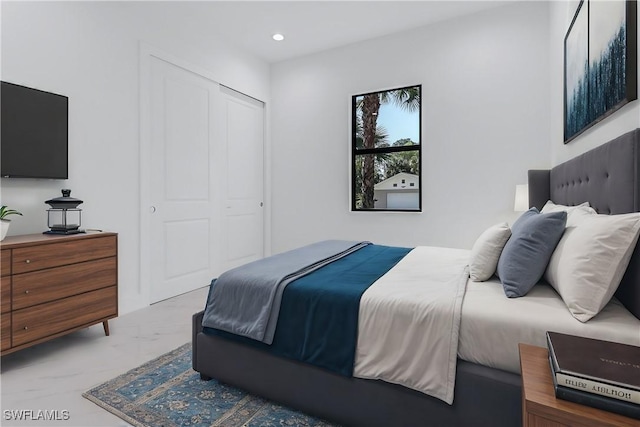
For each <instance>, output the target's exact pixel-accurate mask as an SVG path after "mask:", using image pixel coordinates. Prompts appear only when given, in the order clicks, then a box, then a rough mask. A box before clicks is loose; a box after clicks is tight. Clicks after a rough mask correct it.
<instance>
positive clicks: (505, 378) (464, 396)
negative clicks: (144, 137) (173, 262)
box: [193, 130, 640, 426]
mask: <svg viewBox="0 0 640 427" xmlns="http://www.w3.org/2000/svg"><path fill="white" fill-rule="evenodd" d="M639 181H640V130H635V131H632V132H629V133H627V134H624V135H622V136H620V137H618V138H616V139H615V140H613V141H610V142H608V143H606V144H604V145H602V146H600V147H598V148H596V149H593V150H591V151H589V152H587V153H585V154H583V155H580V156H578V157H576V158H574V159H572V160H569V161H567V162H565V163H563V164H560V165H558V166H556V167H554V168H553V169H551V170H550V171H549V170H544V171H542V170H532V171H529V200H530V205H531V206H535V207H537V208H539V209H541V208H542V206H543V205H544V204H545V202H546V201H547V200H552V201H553V202H555V203H557V204H562V205H569V206H573V205H578V204H580V203H583V202H586V201H588V202H589V203H590V204H591V206H592V207H593V208H594V209H595V210H596V211H597V212H598V213H600V214H610V215H615V214H624V213H630V212H640V182H639ZM638 246H640V245H638ZM471 285H472V284H468V285H467V294H466V295H465V302H464V303H463V305H462V310H463V314H462V321H461V327H460V340H461V344H460V346H459V347H458V356H459V357H458V359H457V362H456V376H455V399H454V400H453V404H452V405H449V404H447V403H445V402H443V401H442V400H439V399H436V398H434V397H431V396H428V395H426V394H424V393H421V392H419V391H416V390H412V389H409V388H406V387H403V386H400V385H396V384H391V383H388V382H384V381H375V380H368V379H361V378H354V377H346V376H342V375H337V374H334V373H332V372H329V371H327V370H325V369H321V368H318V367H315V366H311V365H308V364H305V363H301V362H298V361H295V360H290V359H285V358H281V357H277V356H274V355H272V354H269V353H266V352H264V351H262V350H260V349H259V348H255V347H253V346H249V345H246V344H243V343H241V342H237V341H234V340H229V339H226V338H225V337H223V336H215V335H208V334H205V333H203V327H202V317H203V312H200V313H196V314H195V315H194V316H193V368H194V370H196V371H197V372H199V373H200V374H201V377H202V378H203V379H209V378H215V379H217V380H219V381H222V382H225V383H228V384H231V385H234V386H237V387H240V388H243V389H245V390H247V391H249V392H251V393H254V394H257V395H260V396H263V397H266V398H269V399H271V400H274V401H276V402H279V403H282V404H284V405H288V406H290V407H292V408H295V409H299V410H301V411H304V412H306V413H309V414H311V415H315V416H318V417H321V418H324V419H326V420H328V421H330V422H334V423H337V424H342V425H353V426H390V425H393V426H416V425H420V426H428V425H433V426H444V425H446V426H467V425H469V426H470V425H491V426H514V425H519V424H520V423H521V419H522V418H521V417H522V407H521V379H520V376H519V375H518V373H517V372H518V371H517V369H518V368H517V366H515V367H514V366H513V364H514V357H516V358H517V353H514V352H516V351H517V350H514V348H513V346H510V348H511V350H509V351H505V353H509V352H510V353H511V354H510V356H509V358H507V359H506V360H500V361H493V360H491V359H490V358H489V359H487V357H486V356H485V355H483V353H482V351H479V349H480V347H482V346H483V345H484V346H485V347H486V346H488V347H495V346H500V345H501V344H500V343H501V339H503V338H504V334H502V332H500V333H491V332H490V333H488V334H487V333H486V331H477V330H474V325H475V322H470V321H465V315H478V316H483V315H484V312H483V311H482V307H483V305H486V301H487V298H495V296H496V295H499V294H500V292H501V290H502V289H501V287H500V285H499V282H497V281H496V280H495V279H494V280H489V281H488V282H485V283H484V284H483V285H484V286H483V287H482V288H479V287H473V286H471ZM531 292H532V293H531V295H527V296H526V297H524V298H518V299H513V300H512V299H506V298H502V301H503V302H502V303H503V304H509V303H510V302H511V301H519V302H518V304H520V307H522V310H529V311H531V312H532V313H534V314H535V313H536V312H540V310H545V309H546V308H544V307H542V308H540V306H539V305H537V304H538V302H540V301H551V304H553V300H554V299H555V301H556V303H558V304H560V303H562V301H561V300H559V299H558V298H557V296H554V292H555V291H554V290H553V289H551V288H550V287H549V286H548V285H546V284H544V283H541V284H539V285H536V287H534V289H533V290H532V291H531ZM492 294H495V295H493V296H492ZM491 301H495V299H491ZM558 301H559V302H558ZM518 309H519V310H520V308H518ZM503 311H507V307H506V305H505V307H504V308H503V307H498V310H497V312H499V313H502V312H503ZM542 313H544V312H542ZM541 317H543V318H544V317H545V316H544V314H543V315H542V316H541ZM620 319H625V320H624V322H626V323H625V325H626V326H625V328H626V332H625V333H626V334H627V337H628V336H629V334H631V335H632V336H633V335H634V334H635V331H636V330H635V328H636V327H638V329H637V338H638V340H640V326H638V325H640V323H638V322H640V320H638V319H640V250H638V249H637V248H636V249H635V250H634V251H633V254H632V256H631V260H630V262H629V266H628V267H627V269H626V272H625V273H624V276H623V278H622V281H621V282H620V286H619V287H618V289H617V291H616V293H615V298H614V299H613V300H612V301H611V302H610V303H609V304H608V305H607V306H606V307H605V309H604V310H603V311H602V313H601V314H599V315H598V316H596V317H595V318H594V319H592V320H590V321H589V322H586V323H584V324H583V323H580V322H577V321H575V322H574V323H571V324H570V325H574V326H567V327H568V328H570V329H569V330H566V332H569V333H584V332H585V331H587V332H589V333H591V331H592V330H597V329H598V328H601V329H600V330H599V331H596V332H594V333H591V335H592V336H593V335H594V334H595V336H596V337H600V338H605V339H606V338H607V334H608V333H609V332H608V331H610V330H611V329H610V328H609V329H607V328H608V326H607V324H609V326H611V325H612V324H613V325H616V324H618V323H619V322H620V321H621V320H620ZM629 319H631V320H629ZM492 321H494V322H496V323H495V325H496V329H499V330H500V331H502V329H504V328H502V326H503V325H501V323H500V322H501V320H500V317H499V316H498V317H497V319H492ZM522 323H526V322H522ZM592 325H595V326H592ZM510 326H511V329H513V330H512V331H511V333H515V334H520V335H518V336H521V337H523V338H522V341H523V342H528V343H529V344H534V345H544V341H543V340H544V337H543V336H540V334H539V333H536V334H532V333H531V330H530V329H529V330H526V329H523V328H524V326H522V325H521V324H520V323H519V322H511V323H510ZM547 327H548V325H543V326H541V327H539V330H544V329H545V328H547ZM571 328H575V329H571ZM625 328H623V329H625ZM465 337H466V338H465ZM474 337H475V339H474ZM478 337H485V338H482V339H478ZM462 341H464V343H462ZM639 342H640V341H639Z"/></svg>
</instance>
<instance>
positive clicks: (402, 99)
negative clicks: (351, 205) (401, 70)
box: [359, 86, 420, 209]
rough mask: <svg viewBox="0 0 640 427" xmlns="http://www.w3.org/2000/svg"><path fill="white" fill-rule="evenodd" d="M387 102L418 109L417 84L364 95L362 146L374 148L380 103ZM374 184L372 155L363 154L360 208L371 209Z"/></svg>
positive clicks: (410, 109) (414, 109) (404, 107)
mask: <svg viewBox="0 0 640 427" xmlns="http://www.w3.org/2000/svg"><path fill="white" fill-rule="evenodd" d="M388 102H392V103H394V104H395V105H396V106H398V107H400V108H402V109H404V110H406V111H417V110H419V109H420V88H419V86H414V87H408V88H402V89H396V90H390V91H385V92H376V93H370V94H367V95H364V96H363V97H362V102H361V103H359V105H360V108H361V109H362V145H363V148H365V149H368V148H376V129H377V127H378V126H377V121H378V113H379V111H380V105H382V104H386V103H388ZM374 185H375V163H374V156H365V157H364V162H363V165H362V208H363V209H373V207H374V200H373V190H374V188H373V187H374Z"/></svg>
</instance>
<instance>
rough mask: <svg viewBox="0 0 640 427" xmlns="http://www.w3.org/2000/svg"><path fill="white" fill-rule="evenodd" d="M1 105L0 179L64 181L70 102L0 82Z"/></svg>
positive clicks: (66, 99) (48, 94)
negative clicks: (0, 83) (0, 177)
mask: <svg viewBox="0 0 640 427" xmlns="http://www.w3.org/2000/svg"><path fill="white" fill-rule="evenodd" d="M0 104H1V115H0V134H1V135H0V136H1V138H2V139H1V140H0V163H1V166H0V176H2V177H9V178H50V179H67V178H68V177H69V164H68V163H69V161H68V148H69V141H68V135H69V98H67V97H66V96H62V95H57V94H55V93H50V92H44V91H41V90H37V89H32V88H28V87H25V86H20V85H16V84H13V83H8V82H2V86H1V88H0Z"/></svg>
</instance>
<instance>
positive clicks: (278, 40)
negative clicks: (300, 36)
mask: <svg viewBox="0 0 640 427" xmlns="http://www.w3.org/2000/svg"><path fill="white" fill-rule="evenodd" d="M271 37H272V38H273V39H274V40H275V41H277V42H281V41H282V40H284V36H283V35H282V34H280V33H277V34H274V35H273V36H271Z"/></svg>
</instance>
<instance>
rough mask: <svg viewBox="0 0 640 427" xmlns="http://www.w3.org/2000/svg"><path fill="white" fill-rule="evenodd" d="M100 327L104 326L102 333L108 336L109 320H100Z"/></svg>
mask: <svg viewBox="0 0 640 427" xmlns="http://www.w3.org/2000/svg"><path fill="white" fill-rule="evenodd" d="M102 327H103V328H104V334H105V335H106V336H109V321H108V320H105V321H104V322H102Z"/></svg>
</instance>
